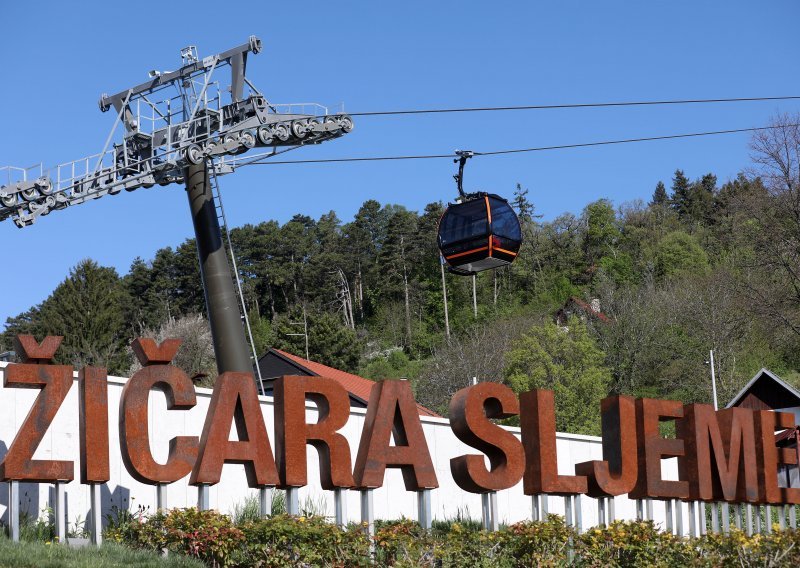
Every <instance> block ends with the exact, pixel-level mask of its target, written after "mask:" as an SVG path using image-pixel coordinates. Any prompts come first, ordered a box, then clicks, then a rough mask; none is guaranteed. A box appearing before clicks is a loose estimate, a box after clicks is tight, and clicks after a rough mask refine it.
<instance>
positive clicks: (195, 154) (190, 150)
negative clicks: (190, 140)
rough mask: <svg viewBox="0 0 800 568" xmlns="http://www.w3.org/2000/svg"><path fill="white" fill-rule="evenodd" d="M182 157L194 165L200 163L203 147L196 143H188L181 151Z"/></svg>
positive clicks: (202, 157)
mask: <svg viewBox="0 0 800 568" xmlns="http://www.w3.org/2000/svg"><path fill="white" fill-rule="evenodd" d="M183 157H184V158H186V161H187V162H189V163H190V164H194V165H195V166H196V165H198V164H202V163H203V160H204V159H205V157H204V156H203V149H202V148H201V147H200V146H198V145H197V144H190V145H189V146H187V147H186V149H185V150H184V151H183Z"/></svg>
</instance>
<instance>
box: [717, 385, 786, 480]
mask: <svg viewBox="0 0 800 568" xmlns="http://www.w3.org/2000/svg"><path fill="white" fill-rule="evenodd" d="M734 407H738V408H749V409H751V410H772V411H780V412H790V413H792V414H794V423H795V424H798V425H800V391H799V390H797V389H796V388H794V387H793V386H792V385H790V384H789V383H787V382H786V381H784V380H783V379H781V378H780V377H779V376H778V375H776V374H775V373H773V372H772V371H770V370H768V369H761V370H760V371H759V372H758V373H756V374H755V376H754V377H753V378H752V379H751V380H750V382H749V383H747V384H746V385H745V386H744V388H743V389H742V390H740V391H739V393H738V394H737V395H736V396H735V397H733V399H732V400H731V401H730V402H729V403H728V405H727V406H726V407H725V408H734ZM798 433H800V429H798V428H795V429H793V430H785V431H783V432H780V433H778V434H776V435H775V439H776V443H777V444H778V445H780V446H783V447H788V448H795V449H796V448H797V439H798ZM778 475H779V479H778V483H779V485H780V486H781V487H800V471H799V470H798V468H797V466H783V467H782V468H781V471H780V473H779V474H778Z"/></svg>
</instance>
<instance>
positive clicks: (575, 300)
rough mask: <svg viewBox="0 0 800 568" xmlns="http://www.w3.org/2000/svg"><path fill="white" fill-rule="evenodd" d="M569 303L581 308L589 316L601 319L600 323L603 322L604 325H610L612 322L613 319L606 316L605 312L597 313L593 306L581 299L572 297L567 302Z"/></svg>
mask: <svg viewBox="0 0 800 568" xmlns="http://www.w3.org/2000/svg"><path fill="white" fill-rule="evenodd" d="M569 302H573V303H574V304H576V305H577V306H578V307H579V308H581V309H582V310H583V311H584V312H586V313H588V314H589V315H593V316H595V317H596V318H597V319H599V320H600V321H602V322H604V323H609V322H610V321H611V319H610V318H609V317H608V316H607V315H606V314H604V313H603V312H598V311H595V310H594V309H593V308H592V305H591V304H588V303H586V302H584V301H583V300H581V299H580V298H576V297H575V296H572V297H570V299H569V300H568V301H567V303H569Z"/></svg>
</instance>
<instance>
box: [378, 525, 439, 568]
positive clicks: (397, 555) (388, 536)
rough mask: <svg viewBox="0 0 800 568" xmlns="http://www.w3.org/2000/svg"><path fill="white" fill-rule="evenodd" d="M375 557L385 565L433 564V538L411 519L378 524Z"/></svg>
mask: <svg viewBox="0 0 800 568" xmlns="http://www.w3.org/2000/svg"><path fill="white" fill-rule="evenodd" d="M374 539H375V559H376V560H377V561H378V564H380V565H383V566H398V567H400V566H433V565H434V557H433V539H432V537H431V534H430V533H428V532H427V531H425V530H424V529H423V528H422V527H421V526H420V525H419V523H417V522H416V521H412V520H410V519H401V520H399V521H390V522H383V523H377V524H376V530H375V536H374Z"/></svg>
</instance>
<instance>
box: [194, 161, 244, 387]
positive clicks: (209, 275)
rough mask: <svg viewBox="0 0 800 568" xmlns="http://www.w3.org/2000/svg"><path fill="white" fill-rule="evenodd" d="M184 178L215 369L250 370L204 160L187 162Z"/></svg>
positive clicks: (239, 315) (240, 319) (234, 292)
mask: <svg viewBox="0 0 800 568" xmlns="http://www.w3.org/2000/svg"><path fill="white" fill-rule="evenodd" d="M184 178H185V180H186V194H187V195H188V197H189V208H190V210H191V213H192V222H193V224H194V234H195V239H196V242H197V256H198V258H199V261H200V277H201V278H202V281H203V291H204V293H205V299H206V307H207V308H208V322H209V325H210V327H211V338H212V340H213V343H214V354H215V355H216V358H217V371H219V373H220V374H221V373H224V372H226V371H241V372H246V373H249V372H252V370H253V363H252V362H251V361H250V354H249V353H248V349H247V339H246V338H245V335H244V327H243V326H242V318H241V314H240V313H239V303H238V300H237V298H236V290H234V287H233V275H232V274H231V269H230V266H229V265H228V257H227V255H226V254H225V248H224V247H223V245H222V231H221V230H220V226H219V219H218V218H217V211H216V208H215V207H214V197H213V195H212V193H211V184H210V183H209V179H208V164H207V163H206V161H205V160H203V161H202V162H201V163H200V164H189V165H187V166H186V168H185V174H184Z"/></svg>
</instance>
